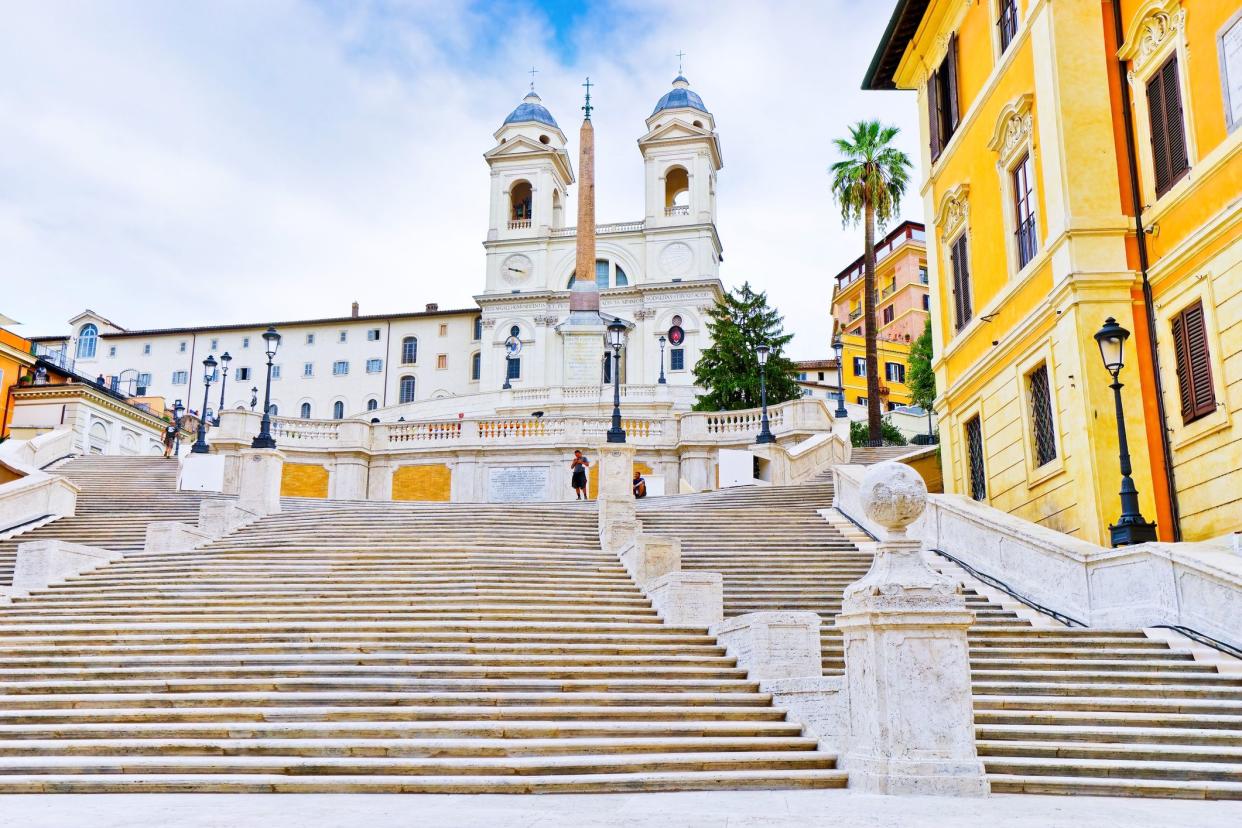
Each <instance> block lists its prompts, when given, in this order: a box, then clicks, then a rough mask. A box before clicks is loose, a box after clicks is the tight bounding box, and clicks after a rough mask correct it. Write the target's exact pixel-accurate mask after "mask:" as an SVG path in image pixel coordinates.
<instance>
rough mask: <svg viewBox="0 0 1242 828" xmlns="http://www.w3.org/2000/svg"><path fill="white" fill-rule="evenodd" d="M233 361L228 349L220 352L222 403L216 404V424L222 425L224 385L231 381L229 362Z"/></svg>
mask: <svg viewBox="0 0 1242 828" xmlns="http://www.w3.org/2000/svg"><path fill="white" fill-rule="evenodd" d="M232 361H233V358H232V357H231V356H229V352H228V351H225V352H224V353H222V354H220V404H219V405H217V406H216V419H215V424H216V425H220V412H221V411H223V410H224V386H225V385H226V384H227V383H228V381H229V363H230V362H232Z"/></svg>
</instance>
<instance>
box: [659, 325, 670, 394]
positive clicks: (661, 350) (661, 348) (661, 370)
mask: <svg viewBox="0 0 1242 828" xmlns="http://www.w3.org/2000/svg"><path fill="white" fill-rule="evenodd" d="M666 342H668V340H667V339H665V338H664V337H663V336H661V337H660V385H668V382H667V381H666V380H665V379H664V343H666Z"/></svg>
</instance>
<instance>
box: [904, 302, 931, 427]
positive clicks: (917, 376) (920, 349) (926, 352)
mask: <svg viewBox="0 0 1242 828" xmlns="http://www.w3.org/2000/svg"><path fill="white" fill-rule="evenodd" d="M909 363H910V364H909V369H908V371H907V373H906V385H907V386H909V388H910V396H911V398H912V400H913V402H914V404H915V405H917V406H918V407H919V408H922V409H925V410H927V411H931V407H932V403H934V402H935V401H936V374H935V372H933V371H932V329H931V320H930V319H928V320H927V325H926V327H924V328H923V333H922V334H920V335H919V338H918V339H916V340H914V344H913V345H911V346H910V360H909Z"/></svg>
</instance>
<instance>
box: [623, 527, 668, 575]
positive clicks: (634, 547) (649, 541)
mask: <svg viewBox="0 0 1242 828" xmlns="http://www.w3.org/2000/svg"><path fill="white" fill-rule="evenodd" d="M620 557H621V564H622V565H623V566H624V567H625V571H626V572H628V573H629V574H630V577H631V578H633V579H634V583H636V584H638V587H639V589H645V588H646V587H647V585H648V584H650V583H651V582H652V581H654V580H655V579H656V578H659V577H660V576H661V575H667V574H668V573H670V572H676V571H677V570H679V569H681V541H679V540H677V539H676V538H665V537H660V536H657V535H648V534H647V533H646V532H638V533H636V537H635V538H634V541H633V543H631V544H630V545H629V546H626V547H625V548H624V549H622V551H621V555H620Z"/></svg>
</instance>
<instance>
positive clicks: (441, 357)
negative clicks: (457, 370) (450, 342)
mask: <svg viewBox="0 0 1242 828" xmlns="http://www.w3.org/2000/svg"><path fill="white" fill-rule="evenodd" d="M436 368H437V369H439V370H441V371H443V370H444V369H445V368H448V354H436Z"/></svg>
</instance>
